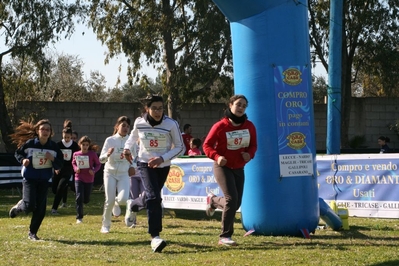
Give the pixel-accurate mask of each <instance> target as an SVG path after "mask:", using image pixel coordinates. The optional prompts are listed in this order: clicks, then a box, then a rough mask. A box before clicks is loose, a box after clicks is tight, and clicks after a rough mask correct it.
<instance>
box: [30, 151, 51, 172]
mask: <svg viewBox="0 0 399 266" xmlns="http://www.w3.org/2000/svg"><path fill="white" fill-rule="evenodd" d="M32 165H33V168H35V169H44V168H51V167H53V164H52V163H51V160H50V159H47V158H46V152H45V151H33V152H32Z"/></svg>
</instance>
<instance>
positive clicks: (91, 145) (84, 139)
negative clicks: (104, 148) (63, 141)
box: [78, 136, 99, 151]
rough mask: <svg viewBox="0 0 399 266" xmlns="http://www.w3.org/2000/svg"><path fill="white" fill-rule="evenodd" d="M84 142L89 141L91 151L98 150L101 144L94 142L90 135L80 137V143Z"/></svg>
mask: <svg viewBox="0 0 399 266" xmlns="http://www.w3.org/2000/svg"><path fill="white" fill-rule="evenodd" d="M83 142H88V143H89V150H91V151H98V148H99V146H98V145H96V144H94V143H93V142H92V141H91V139H90V138H89V137H88V136H83V137H81V138H80V139H79V141H78V144H79V146H80V144H82V143H83Z"/></svg>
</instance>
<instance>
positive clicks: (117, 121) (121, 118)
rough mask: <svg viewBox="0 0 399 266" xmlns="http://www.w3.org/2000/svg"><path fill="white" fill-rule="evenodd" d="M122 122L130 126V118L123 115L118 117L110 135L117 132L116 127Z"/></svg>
mask: <svg viewBox="0 0 399 266" xmlns="http://www.w3.org/2000/svg"><path fill="white" fill-rule="evenodd" d="M123 122H126V123H127V124H128V125H129V126H130V118H129V117H127V116H125V115H123V116H120V117H119V118H118V120H116V123H115V126H114V133H112V135H115V134H116V132H118V127H119V125H120V124H122V123H123Z"/></svg>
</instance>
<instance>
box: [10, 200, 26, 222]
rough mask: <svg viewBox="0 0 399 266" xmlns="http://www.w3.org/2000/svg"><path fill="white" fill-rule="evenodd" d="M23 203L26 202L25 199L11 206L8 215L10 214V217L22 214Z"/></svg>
mask: <svg viewBox="0 0 399 266" xmlns="http://www.w3.org/2000/svg"><path fill="white" fill-rule="evenodd" d="M23 203H24V201H23V200H20V201H18V203H17V204H15V205H14V206H13V207H12V208H11V210H10V212H9V213H8V215H9V216H10V218H15V217H17V215H18V214H20V213H21V212H22V210H21V206H22V204H23Z"/></svg>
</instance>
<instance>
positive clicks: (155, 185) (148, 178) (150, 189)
mask: <svg viewBox="0 0 399 266" xmlns="http://www.w3.org/2000/svg"><path fill="white" fill-rule="evenodd" d="M137 166H138V169H139V171H140V174H141V180H142V182H143V186H144V191H145V204H144V205H146V207H147V218H148V233H149V234H150V235H151V236H152V237H155V236H159V233H160V232H162V206H161V202H162V198H161V191H162V188H163V186H164V184H165V181H166V178H167V177H168V173H169V169H170V166H167V167H163V168H149V167H148V164H147V163H140V162H138V163H137ZM135 202H137V203H139V204H140V205H143V203H144V202H143V200H141V197H139V198H137V199H135V200H134V203H133V210H135V208H137V207H139V209H141V208H140V207H144V206H135V205H134V204H135ZM136 210H137V209H136Z"/></svg>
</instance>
